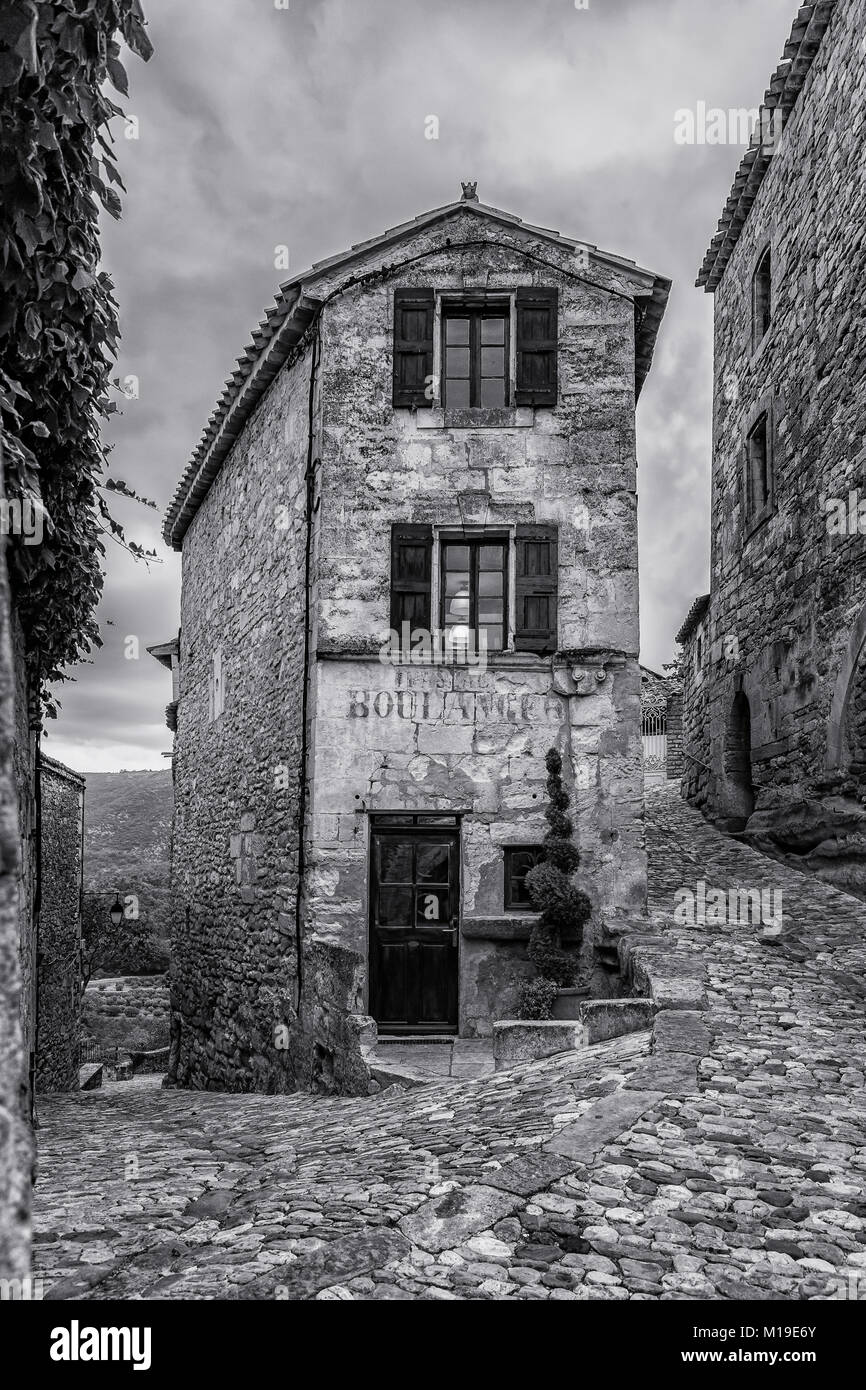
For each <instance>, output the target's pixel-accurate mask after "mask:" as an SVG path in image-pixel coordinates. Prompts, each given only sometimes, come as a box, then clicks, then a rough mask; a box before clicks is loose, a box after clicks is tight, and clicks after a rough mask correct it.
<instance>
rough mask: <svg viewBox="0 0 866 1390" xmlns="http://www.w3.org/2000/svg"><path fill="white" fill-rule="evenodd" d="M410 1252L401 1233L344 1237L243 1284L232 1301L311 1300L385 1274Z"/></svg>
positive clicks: (381, 1232) (374, 1232)
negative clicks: (349, 1281) (327, 1290)
mask: <svg viewBox="0 0 866 1390" xmlns="http://www.w3.org/2000/svg"><path fill="white" fill-rule="evenodd" d="M408 1249H409V1242H408V1241H407V1240H406V1239H405V1237H404V1236H401V1235H400V1233H399V1231H391V1230H370V1231H364V1232H361V1233H360V1234H358V1235H350V1236H344V1237H342V1239H340V1240H334V1241H331V1242H330V1243H329V1244H328V1245H326V1246H324V1247H323V1248H322V1249H321V1250H314V1251H313V1252H312V1253H311V1254H309V1255H305V1256H303V1257H302V1258H301V1259H299V1260H298V1262H297V1263H296V1264H290V1265H284V1266H282V1267H281V1268H279V1269H277V1270H276V1271H272V1272H271V1273H269V1274H266V1275H263V1276H262V1277H261V1278H258V1279H254V1280H252V1281H250V1282H249V1283H247V1284H244V1285H243V1287H242V1288H240V1289H238V1290H237V1292H236V1293H234V1294H232V1295H230V1297H233V1298H235V1299H243V1300H249V1299H267V1298H280V1299H289V1300H292V1299H301V1298H308V1297H310V1296H311V1295H312V1294H315V1293H317V1292H318V1291H319V1290H320V1289H325V1288H328V1287H330V1286H331V1285H337V1284H343V1283H345V1282H346V1280H347V1279H354V1278H355V1277H357V1276H358V1275H362V1274H366V1273H367V1272H368V1271H369V1270H383V1269H384V1268H385V1267H386V1266H387V1265H388V1264H389V1263H390V1262H391V1261H392V1260H397V1259H400V1258H401V1257H402V1256H404V1255H405V1254H406V1253H407V1252H408ZM371 1296H373V1297H375V1296H376V1295H375V1294H374V1295H371ZM379 1296H380V1297H386V1296H387V1297H392V1296H396V1297H401V1296H402V1295H401V1294H400V1293H398V1294H397V1295H390V1294H389V1295H385V1294H381V1295H379Z"/></svg>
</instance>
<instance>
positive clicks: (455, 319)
mask: <svg viewBox="0 0 866 1390" xmlns="http://www.w3.org/2000/svg"><path fill="white" fill-rule="evenodd" d="M509 317H510V313H509V309H508V306H507V305H505V306H502V307H500V308H498V309H496V308H490V309H480V308H479V309H469V308H466V307H463V306H460V305H449V306H447V307H446V309H445V311H444V313H443V327H444V333H443V339H442V378H443V383H444V389H443V392H442V404H443V405H445V406H450V407H451V408H452V409H463V408H465V407H467V406H476V405H480V406H488V407H490V408H492V409H496V408H497V407H500V408H501V407H502V406H505V405H507V404H508V321H509Z"/></svg>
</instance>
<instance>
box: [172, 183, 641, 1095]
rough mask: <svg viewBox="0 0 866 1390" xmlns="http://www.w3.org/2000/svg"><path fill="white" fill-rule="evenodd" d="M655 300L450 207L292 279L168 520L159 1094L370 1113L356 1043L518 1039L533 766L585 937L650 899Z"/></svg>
mask: <svg viewBox="0 0 866 1390" xmlns="http://www.w3.org/2000/svg"><path fill="white" fill-rule="evenodd" d="M668 290H669V284H668V282H667V281H666V280H664V279H662V278H660V277H659V276H657V275H654V274H652V273H650V272H647V271H645V270H641V269H640V268H639V267H638V266H636V265H635V264H634V263H633V262H631V261H627V260H623V259H621V258H620V257H618V256H613V255H610V254H609V253H607V252H603V251H599V250H597V249H596V248H595V247H591V246H585V245H583V244H581V243H578V242H575V241H573V240H569V239H566V238H565V237H562V236H560V235H559V234H557V233H555V232H551V231H548V230H545V229H541V228H538V227H533V226H529V225H527V224H524V223H523V222H521V221H520V220H519V219H518V218H517V217H514V216H512V215H510V214H507V213H504V212H500V211H498V210H497V209H495V208H492V207H487V206H485V205H483V204H481V203H480V202H479V201H478V200H477V198H476V197H475V193H474V187H473V186H472V185H464V194H463V197H462V198H461V199H460V200H459V201H457V202H454V203H450V204H448V205H447V206H445V207H442V208H439V209H436V210H435V211H432V212H429V213H426V214H424V215H422V216H419V217H417V218H415V219H414V221H411V222H408V223H405V224H403V225H401V226H399V227H396V228H393V229H392V230H390V231H388V232H385V233H384V234H383V235H381V236H378V237H376V238H374V239H373V240H371V241H367V242H363V243H361V244H359V245H356V246H354V247H352V249H351V250H350V251H348V252H346V253H345V254H343V255H339V256H335V257H333V258H331V259H330V260H326V261H322V262H319V263H318V264H317V265H315V266H314V267H313V268H312V269H311V270H310V271H308V272H306V273H304V274H302V275H298V276H295V277H294V278H293V279H291V280H289V281H288V282H286V283H285V284H284V285H282V286H281V288H280V292H279V294H278V296H277V300H276V304H275V306H274V307H273V308H272V309H270V310H268V312H267V315H266V317H265V318H264V319H263V320H262V321H261V323H260V325H259V327H258V328H257V329H256V331H255V332H254V334H253V337H252V342H251V344H250V345H249V347H248V348H247V349H246V351H245V352H244V354H243V355H242V356H241V358H240V359H239V361H238V367H237V370H236V371H235V372H234V373H233V375H232V376H231V377H230V378H229V381H228V382H227V385H226V389H225V391H224V392H223V395H222V397H221V399H220V402H219V404H218V406H217V409H216V411H215V412H214V414H213V415H212V417H211V419H210V421H209V423H208V426H207V429H206V430H205V433H204V435H203V438H202V441H201V443H200V445H199V447H198V448H197V450H196V452H195V454H194V455H193V458H192V460H191V462H190V464H189V466H188V468H187V471H186V473H185V474H184V477H183V479H182V481H181V483H180V486H179V488H178V490H177V493H176V495H175V497H174V500H173V502H172V504H171V506H170V508H169V511H168V514H167V518H166V522H165V528H164V535H165V538H166V541H167V542H168V543H169V544H171V545H172V546H174V547H175V548H176V549H180V550H182V552H183V567H182V570H183V595H182V613H181V633H180V639H179V646H178V648H177V651H175V650H174V649H173V647H172V644H170V643H169V644H165V646H164V647H160V648H159V649H158V650H157V651H156V652H155V654H156V655H157V656H158V659H160V660H163V661H164V663H165V664H166V665H169V664H171V665H172V667H174V666H175V664H176V665H177V674H178V688H177V692H176V695H175V699H174V700H173V701H172V706H170V710H171V718H172V720H173V721H176V727H177V732H176V737H175V752H174V777H175V822H174V835H173V900H174V909H173V911H174V938H173V944H172V1030H173V1049H172V1064H171V1072H170V1074H171V1077H172V1078H173V1079H175V1080H176V1081H177V1082H178V1083H179V1084H181V1085H189V1086H198V1087H212V1088H227V1089H239V1090H240V1089H256V1090H264V1091H274V1090H287V1089H292V1088H294V1087H308V1086H310V1085H312V1086H317V1087H325V1088H337V1089H342V1090H347V1091H352V1090H361V1091H363V1090H366V1086H367V1079H366V1071H365V1068H364V1065H363V1061H362V1058H361V1053H360V1046H359V1045H360V1042H361V1041H362V1040H364V1039H368V1038H369V1037H370V1036H371V1033H373V1032H374V1029H373V1026H372V1025H373V1024H375V1025H377V1026H378V1028H379V1030H391V1031H402V1032H408V1033H413V1034H414V1033H425V1032H426V1033H442V1032H449V1031H450V1032H457V1031H458V1030H459V1032H460V1033H461V1034H463V1035H467V1036H474V1035H480V1034H486V1033H489V1032H490V1031H491V1029H492V1023H493V1021H494V1019H496V1018H501V1017H508V1016H509V1013H510V1012H513V1008H514V1004H515V997H516V991H517V987H518V984H519V982H520V980H521V979H522V978H523V977H524V976H525V975H526V973H527V972H528V969H529V967H528V964H527V962H526V960H525V945H526V940H527V938H528V935H529V930H530V926H531V920H532V919H531V915H530V913H529V912H528V907H527V899H526V890H525V883H524V879H525V874H526V871H527V868H528V867H529V865H530V864H531V863H532V862H533V857H534V856H536V855H537V853H538V846H539V844H540V841H541V838H542V835H543V832H544V829H545V828H546V827H545V822H544V820H543V811H544V808H545V798H546V793H545V771H544V757H545V753H546V752H547V750H548V748H550V747H551V746H553V745H556V746H557V747H558V748H560V749H561V750H562V752H563V754H564V762H565V766H566V770H567V775H568V780H569V782H570V784H571V787H572V792H573V796H574V800H575V812H576V824H577V835H578V840H579V846H580V850H581V853H582V865H581V871H580V873H581V878H580V881H581V884H582V886H583V887H584V888H585V890H586V891H587V893H588V894H589V895H590V897H591V899H592V902H593V905H594V916H593V929H594V930H597V929H598V925H599V923H600V922H601V921H603V920H605V919H609V918H612V917H615V916H617V915H622V914H630V913H635V912H640V911H642V910H643V909H644V904H645V852H644V841H643V824H642V779H641V743H640V677H639V672H638V661H637V652H638V586H637V522H636V454H635V422H634V411H635V399H636V395H637V393H639V391H640V389H641V387H642V385H643V382H644V380H645V378H646V375H647V372H648V369H649V365H650V360H651V357H652V352H653V346H654V342H655V338H656V334H657V330H658V327H659V323H660V321H661V317H662V314H663V311H664V307H665V303H666V299H667V294H668ZM173 693H175V692H173ZM591 935H592V933H590V937H591ZM581 963H582V968H583V971H584V976H585V977H586V978H588V977H589V974H590V973H591V969H592V959H591V946H588V947H587V949H586V951H585V952H584V955H583V957H582V961H581Z"/></svg>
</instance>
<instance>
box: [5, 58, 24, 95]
mask: <svg viewBox="0 0 866 1390" xmlns="http://www.w3.org/2000/svg"><path fill="white" fill-rule="evenodd" d="M23 71H24V59H23V58H22V57H21V55H20V53H10V52H9V51H8V49H4V50H2V51H0V87H14V86H15V84H16V82H17V81H18V79H19V77H20V76H21V74H22V72H23Z"/></svg>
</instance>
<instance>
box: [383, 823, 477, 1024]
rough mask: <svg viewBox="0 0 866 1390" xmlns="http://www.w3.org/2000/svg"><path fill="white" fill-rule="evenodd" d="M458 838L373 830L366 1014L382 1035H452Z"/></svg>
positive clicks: (444, 833) (445, 834) (440, 832)
mask: <svg viewBox="0 0 866 1390" xmlns="http://www.w3.org/2000/svg"><path fill="white" fill-rule="evenodd" d="M459 863H460V857H459V838H458V833H457V831H448V830H432V829H431V830H423V829H418V830H414V829H410V828H408V827H405V828H399V829H398V828H394V829H388V830H385V829H375V828H374V830H373V834H372V845H371V865H370V1012H371V1014H372V1015H373V1017H374V1018H375V1020H376V1022H377V1023H378V1025H379V1028H380V1029H381V1030H382V1031H383V1032H418V1033H423V1032H454V1031H455V1030H456V1027H457V941H458V937H459V931H458V926H459V915H460V883H459Z"/></svg>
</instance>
